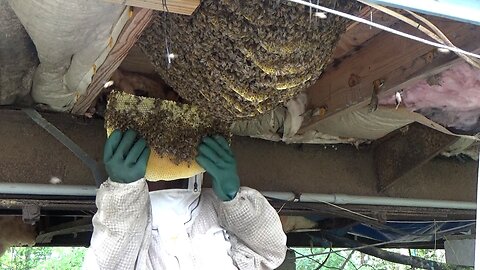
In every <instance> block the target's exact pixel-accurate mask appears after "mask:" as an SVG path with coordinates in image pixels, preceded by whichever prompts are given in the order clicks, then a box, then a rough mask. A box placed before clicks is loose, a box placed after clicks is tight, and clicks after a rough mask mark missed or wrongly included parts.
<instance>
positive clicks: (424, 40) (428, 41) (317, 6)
mask: <svg viewBox="0 0 480 270" xmlns="http://www.w3.org/2000/svg"><path fill="white" fill-rule="evenodd" d="M287 1H290V2H293V3H297V4H301V5H304V6H307V7H312V8H316V9H319V10H322V11H324V12H327V13H331V14H334V15H337V16H340V17H344V18H347V19H350V20H353V21H356V22H359V23H363V24H366V25H370V26H373V27H375V28H378V29H381V30H384V31H387V32H390V33H392V34H395V35H398V36H402V37H405V38H408V39H411V40H415V41H418V42H421V43H424V44H427V45H430V46H434V47H437V48H443V49H447V50H450V51H452V52H456V53H462V54H464V55H468V56H471V57H475V58H478V59H480V55H478V54H475V53H472V52H468V51H465V50H462V49H460V48H457V47H452V46H447V45H444V44H441V43H437V42H433V41H430V40H426V39H423V38H420V37H417V36H414V35H411V34H407V33H404V32H402V31H398V30H395V29H393V28H390V27H387V26H384V25H381V24H379V23H375V22H371V21H369V20H366V19H364V18H360V17H358V16H354V15H351V14H348V13H345V12H341V11H338V10H334V9H330V8H327V7H324V6H320V5H316V4H313V3H309V2H307V1H304V0H287Z"/></svg>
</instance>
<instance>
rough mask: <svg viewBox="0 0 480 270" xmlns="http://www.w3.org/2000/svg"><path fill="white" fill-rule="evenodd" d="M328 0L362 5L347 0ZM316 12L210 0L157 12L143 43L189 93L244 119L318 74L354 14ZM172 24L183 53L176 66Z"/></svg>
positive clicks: (280, 4) (326, 2)
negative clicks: (186, 10)
mask: <svg viewBox="0 0 480 270" xmlns="http://www.w3.org/2000/svg"><path fill="white" fill-rule="evenodd" d="M320 5H323V6H327V7H330V8H335V9H337V10H341V11H345V12H352V11H354V10H355V9H356V8H358V5H357V4H356V2H355V1H347V0H321V1H320ZM313 13H315V9H313V11H312V12H311V13H310V12H309V8H306V7H304V6H302V5H299V4H294V3H290V2H288V1H279V0H245V1H238V0H237V1H234V0H203V1H202V3H201V5H200V6H199V8H198V9H197V10H196V11H195V13H194V14H193V15H192V16H183V15H177V14H171V13H168V14H167V16H166V17H164V16H163V15H164V14H163V13H161V12H158V13H156V14H155V17H154V19H153V21H152V24H151V25H150V26H149V27H148V28H147V29H146V30H145V31H144V34H143V36H142V37H141V38H140V40H139V44H140V47H141V48H142V50H143V51H144V52H145V53H146V55H147V56H148V57H149V59H150V60H151V62H152V63H153V65H154V66H155V68H156V70H157V72H158V73H159V74H160V75H161V77H162V78H163V79H164V80H165V81H166V82H167V84H169V85H170V86H172V87H173V89H174V90H175V91H176V92H178V93H179V94H180V96H181V97H182V98H184V99H186V100H188V101H190V102H191V103H192V104H196V105H198V106H200V107H202V108H206V109H207V110H208V111H209V112H211V113H213V114H214V116H215V117H216V118H218V119H222V120H224V121H231V120H237V119H240V118H246V117H253V116H256V115H260V114H262V113H265V112H267V111H269V110H272V109H274V108H275V107H276V106H277V105H279V104H281V103H283V102H285V101H287V100H289V99H291V98H292V97H294V96H295V95H296V94H297V93H299V92H300V91H302V90H304V89H306V88H307V87H308V86H310V85H311V84H313V83H314V82H315V81H316V80H317V79H318V77H319V76H320V74H321V73H322V71H323V70H324V68H325V67H326V65H327V63H328V61H329V60H330V58H331V55H332V50H333V48H334V47H335V45H336V43H337V41H338V39H339V36H340V34H342V33H343V32H344V31H345V27H346V20H345V19H342V18H340V17H337V16H333V15H329V16H328V17H327V18H326V19H320V18H318V17H316V16H313ZM165 18H166V19H165ZM165 27H166V28H165ZM165 31H166V32H167V36H168V39H169V44H170V48H169V51H170V53H172V54H174V56H175V57H174V58H173V62H172V64H171V67H170V68H167V57H166V48H165V43H166V42H165Z"/></svg>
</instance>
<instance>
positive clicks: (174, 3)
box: [104, 0, 200, 15]
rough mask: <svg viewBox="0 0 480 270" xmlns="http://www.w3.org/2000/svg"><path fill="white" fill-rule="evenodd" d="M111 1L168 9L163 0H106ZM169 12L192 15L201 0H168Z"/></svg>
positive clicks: (162, 9) (155, 8)
mask: <svg viewBox="0 0 480 270" xmlns="http://www.w3.org/2000/svg"><path fill="white" fill-rule="evenodd" d="M104 1H107V2H111V3H117V4H124V5H129V6H134V7H141V8H148V9H154V10H161V11H166V10H165V9H164V6H163V3H162V2H163V1H162V0H104ZM165 2H166V4H167V8H168V12H172V13H178V14H183V15H192V13H193V12H194V11H195V9H197V7H198V6H199V5H200V0H166V1H165Z"/></svg>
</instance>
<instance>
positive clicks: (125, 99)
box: [105, 91, 229, 164]
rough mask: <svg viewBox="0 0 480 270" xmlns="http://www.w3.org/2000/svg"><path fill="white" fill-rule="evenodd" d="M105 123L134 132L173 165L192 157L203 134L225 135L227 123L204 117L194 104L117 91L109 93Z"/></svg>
mask: <svg viewBox="0 0 480 270" xmlns="http://www.w3.org/2000/svg"><path fill="white" fill-rule="evenodd" d="M105 123H106V128H107V130H109V131H113V130H115V129H120V130H122V131H126V130H127V129H133V130H136V131H138V133H139V134H142V137H144V138H145V140H146V141H147V143H148V145H150V147H151V148H152V150H153V151H155V152H156V153H158V154H159V155H160V156H166V157H168V158H169V159H170V160H171V161H172V162H173V163H175V164H180V163H181V162H184V161H189V162H191V161H192V160H194V159H195V157H196V155H197V150H196V146H197V144H198V142H199V141H200V140H201V138H202V137H203V136H206V135H213V134H221V135H224V136H225V137H227V138H228V137H229V131H228V130H229V127H228V125H226V124H224V123H221V122H220V121H218V120H215V119H213V118H212V117H208V115H207V114H206V113H205V111H204V110H201V109H199V108H198V107H197V106H195V105H188V104H179V103H176V102H174V101H169V100H161V99H154V98H147V97H139V96H134V95H130V94H127V93H123V92H117V91H114V92H112V93H111V94H110V96H109V100H108V106H107V110H106V112H105Z"/></svg>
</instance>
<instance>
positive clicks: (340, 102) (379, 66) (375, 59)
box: [299, 18, 480, 134]
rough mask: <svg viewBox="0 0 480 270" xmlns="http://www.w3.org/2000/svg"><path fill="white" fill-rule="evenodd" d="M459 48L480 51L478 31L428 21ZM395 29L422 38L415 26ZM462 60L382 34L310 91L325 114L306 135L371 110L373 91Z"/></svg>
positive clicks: (387, 90)
mask: <svg viewBox="0 0 480 270" xmlns="http://www.w3.org/2000/svg"><path fill="white" fill-rule="evenodd" d="M429 19H430V20H431V21H432V22H433V23H434V24H435V25H437V26H438V27H439V28H440V29H441V30H442V31H443V32H444V33H445V35H446V36H447V37H449V38H450V40H451V41H452V42H453V43H454V44H455V45H456V46H458V47H460V48H463V49H465V50H467V51H476V50H478V49H480V45H479V44H480V34H479V33H480V27H478V26H474V25H469V24H465V23H460V22H454V21H449V20H445V19H432V18H429ZM394 28H395V29H398V30H400V31H404V32H408V33H412V34H415V35H419V33H420V32H419V31H416V30H415V29H413V28H412V27H411V26H408V25H405V24H404V23H401V22H399V23H397V24H396V25H395V26H394ZM459 61H463V60H460V59H459V58H458V57H457V56H456V55H455V54H453V53H448V54H442V53H439V52H438V51H437V50H436V49H435V48H434V47H432V46H429V45H425V44H423V43H419V42H416V41H412V40H409V39H406V38H403V37H399V36H396V35H392V34H390V33H387V32H382V33H381V34H378V35H377V36H375V37H374V38H372V39H370V40H369V41H367V42H366V43H365V44H364V45H363V46H362V47H361V48H360V49H359V50H358V51H357V52H356V53H354V54H351V55H350V56H348V57H347V58H345V59H343V60H341V61H336V62H334V63H333V65H331V66H330V67H329V68H328V69H327V70H326V71H325V73H324V74H323V75H322V76H321V77H320V79H319V80H318V81H317V82H316V83H315V84H314V85H313V86H311V87H310V88H309V89H308V90H307V94H308V97H309V102H310V104H309V107H310V108H324V109H325V113H324V114H323V115H319V116H316V117H314V118H312V119H311V120H310V121H308V122H306V123H304V124H303V126H302V128H301V129H300V131H299V134H302V133H304V132H306V131H308V130H310V129H313V128H315V126H316V124H317V123H318V122H320V121H321V120H323V119H325V118H327V117H330V116H332V115H334V114H336V113H339V112H351V111H354V110H356V109H358V108H361V107H364V106H366V105H368V103H369V102H370V99H371V97H372V91H373V85H374V82H376V81H380V80H381V81H383V82H384V84H383V86H382V87H381V88H380V89H379V94H380V95H394V94H395V92H396V91H398V90H400V89H402V88H405V87H407V86H410V85H412V84H413V83H415V82H417V81H419V80H421V79H424V78H427V77H429V76H431V75H433V74H436V73H439V72H441V71H443V70H445V69H447V68H448V67H450V66H452V65H454V64H456V63H458V62H459Z"/></svg>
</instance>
